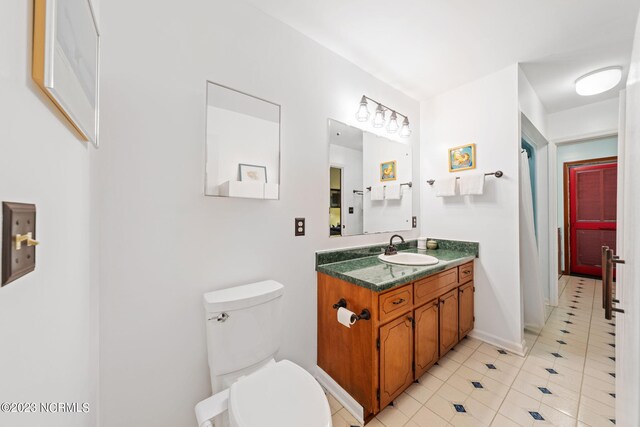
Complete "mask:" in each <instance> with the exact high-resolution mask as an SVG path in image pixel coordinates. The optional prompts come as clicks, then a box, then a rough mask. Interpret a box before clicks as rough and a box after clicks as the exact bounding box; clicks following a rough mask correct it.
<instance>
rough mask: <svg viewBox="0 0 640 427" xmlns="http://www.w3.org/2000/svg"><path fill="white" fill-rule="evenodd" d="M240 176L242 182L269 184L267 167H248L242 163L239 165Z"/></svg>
mask: <svg viewBox="0 0 640 427" xmlns="http://www.w3.org/2000/svg"><path fill="white" fill-rule="evenodd" d="M238 174H239V175H240V181H250V182H263V183H265V184H266V183H267V167H266V166H258V165H247V164H244V163H240V164H239V165H238Z"/></svg>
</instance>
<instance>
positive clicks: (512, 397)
mask: <svg viewBox="0 0 640 427" xmlns="http://www.w3.org/2000/svg"><path fill="white" fill-rule="evenodd" d="M559 290H560V292H561V295H560V298H559V305H558V307H549V310H548V311H547V322H546V325H545V327H544V328H543V329H542V331H541V332H540V334H533V333H529V332H527V333H526V340H527V344H528V348H529V352H528V354H527V355H526V357H520V356H515V355H513V354H510V353H507V352H505V351H504V350H502V349H499V348H496V347H493V346H491V345H488V344H486V343H482V342H480V341H478V340H474V339H465V340H463V341H462V342H461V343H460V344H459V345H458V346H457V347H456V348H455V349H454V350H452V351H451V352H449V353H448V354H447V355H446V356H445V357H444V358H443V359H441V360H440V362H439V363H438V364H437V365H436V366H434V367H433V368H431V369H430V370H429V372H428V373H426V374H425V375H424V376H423V377H422V378H421V379H420V381H419V383H416V384H413V385H412V386H411V387H410V388H409V389H408V390H407V392H406V393H403V394H402V396H401V397H400V398H398V399H397V400H396V401H395V406H389V407H387V408H386V409H384V410H383V411H382V412H381V413H380V414H378V416H377V417H376V419H374V420H372V421H371V422H370V423H369V424H367V426H372V427H381V426H385V427H400V426H409V427H416V426H420V427H438V426H451V425H452V426H481V425H482V426H500V427H503V426H504V427H508V426H551V425H552V426H572V427H574V426H580V427H601V426H612V425H614V424H615V420H614V416H615V373H614V372H615V348H614V347H615V344H614V342H615V338H614V330H615V327H614V323H613V322H610V321H607V320H605V319H604V310H603V309H602V308H601V306H602V288H601V282H600V281H599V280H593V279H584V278H579V277H566V276H565V277H562V278H560V280H559ZM329 402H330V404H331V412H332V414H333V425H334V427H348V426H353V425H360V424H358V423H357V422H356V421H355V419H354V418H353V417H352V416H351V415H350V414H349V413H348V412H347V411H346V409H344V408H342V407H341V406H340V404H339V403H338V402H337V401H336V400H335V399H333V397H331V396H330V397H329Z"/></svg>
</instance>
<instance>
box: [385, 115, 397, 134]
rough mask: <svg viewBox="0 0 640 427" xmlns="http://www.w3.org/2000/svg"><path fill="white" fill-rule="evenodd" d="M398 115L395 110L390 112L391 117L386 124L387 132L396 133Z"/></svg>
mask: <svg viewBox="0 0 640 427" xmlns="http://www.w3.org/2000/svg"><path fill="white" fill-rule="evenodd" d="M399 127H400V126H399V125H398V116H397V115H396V112H395V111H392V112H391V117H390V118H389V123H388V124H387V132H389V133H396V132H397V131H398V128H399Z"/></svg>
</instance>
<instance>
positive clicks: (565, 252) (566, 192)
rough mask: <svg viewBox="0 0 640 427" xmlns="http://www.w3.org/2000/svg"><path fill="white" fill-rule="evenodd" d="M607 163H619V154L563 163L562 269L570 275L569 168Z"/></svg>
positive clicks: (563, 272)
mask: <svg viewBox="0 0 640 427" xmlns="http://www.w3.org/2000/svg"><path fill="white" fill-rule="evenodd" d="M607 163H618V156H611V157H599V158H595V159H585V160H576V161H573V162H564V163H563V165H562V192H563V194H562V202H563V205H564V218H563V221H564V233H563V236H562V239H563V247H564V250H563V256H564V266H563V269H562V274H566V275H570V274H571V250H570V246H571V245H570V242H571V230H570V228H569V223H570V218H569V206H570V204H571V199H570V194H569V175H570V171H569V169H571V168H574V167H579V166H592V165H600V164H607Z"/></svg>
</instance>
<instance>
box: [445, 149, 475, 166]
mask: <svg viewBox="0 0 640 427" xmlns="http://www.w3.org/2000/svg"><path fill="white" fill-rule="evenodd" d="M475 168H476V144H467V145H461V146H459V147H453V148H449V172H457V171H463V170H467V169H475Z"/></svg>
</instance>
